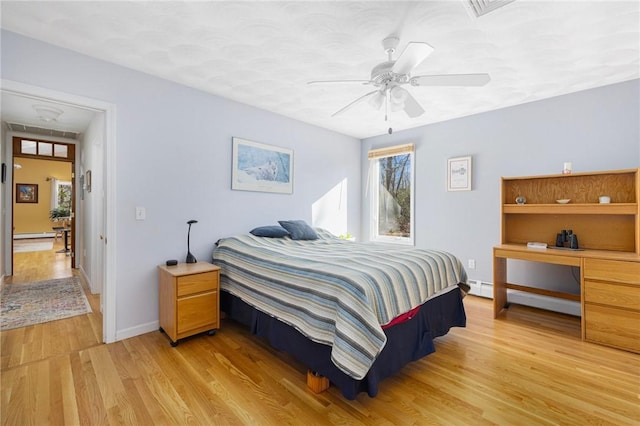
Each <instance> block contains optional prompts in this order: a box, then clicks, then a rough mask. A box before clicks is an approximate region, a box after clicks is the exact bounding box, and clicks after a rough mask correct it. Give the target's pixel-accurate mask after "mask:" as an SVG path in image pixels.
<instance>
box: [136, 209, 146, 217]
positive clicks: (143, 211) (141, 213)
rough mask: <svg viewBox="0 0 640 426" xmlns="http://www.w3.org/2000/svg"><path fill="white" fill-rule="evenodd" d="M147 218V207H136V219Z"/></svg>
mask: <svg viewBox="0 0 640 426" xmlns="http://www.w3.org/2000/svg"><path fill="white" fill-rule="evenodd" d="M146 218H147V209H145V208H144V207H136V220H145V219H146Z"/></svg>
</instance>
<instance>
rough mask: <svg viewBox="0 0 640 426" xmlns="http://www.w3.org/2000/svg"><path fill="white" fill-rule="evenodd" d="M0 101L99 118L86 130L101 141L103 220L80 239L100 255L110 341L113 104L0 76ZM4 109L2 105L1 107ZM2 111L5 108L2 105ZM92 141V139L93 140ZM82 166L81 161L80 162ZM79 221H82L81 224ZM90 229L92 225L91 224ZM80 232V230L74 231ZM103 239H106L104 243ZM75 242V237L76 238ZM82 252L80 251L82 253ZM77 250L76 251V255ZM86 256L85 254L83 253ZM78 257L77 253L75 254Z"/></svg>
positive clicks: (8, 236)
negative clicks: (70, 109)
mask: <svg viewBox="0 0 640 426" xmlns="http://www.w3.org/2000/svg"><path fill="white" fill-rule="evenodd" d="M1 91H2V94H3V96H2V102H3V106H4V103H5V100H6V99H8V98H9V97H14V98H17V99H22V100H28V102H29V103H33V102H48V103H53V104H59V105H65V106H71V107H73V108H76V109H79V110H84V111H91V112H92V113H94V115H95V117H98V118H99V125H98V126H95V127H93V128H91V129H89V130H90V131H92V132H93V135H94V138H93V140H94V141H95V140H98V141H100V142H101V143H102V144H103V145H102V154H101V156H100V160H101V161H102V163H101V171H102V173H103V176H101V177H100V178H101V179H100V180H101V187H100V188H96V189H97V190H98V191H96V194H99V195H100V197H101V198H102V197H103V203H102V204H101V206H102V208H104V214H103V215H102V217H103V223H102V224H101V225H100V229H99V233H96V232H87V233H86V235H87V237H86V241H83V242H82V243H83V244H85V245H86V246H87V247H93V248H95V247H97V246H98V245H100V253H102V255H101V256H100V258H98V259H96V261H97V263H98V264H99V270H100V273H101V281H102V282H103V286H102V292H101V297H100V302H101V304H102V318H101V325H102V330H103V332H102V339H103V342H105V343H111V342H114V341H116V299H115V272H116V267H115V259H116V256H115V247H116V244H115V242H116V236H115V229H113V227H110V226H109V224H110V223H114V221H115V183H116V175H115V171H116V170H115V169H116V168H115V149H116V146H115V105H114V104H111V103H107V102H102V101H97V100H95V99H90V98H85V97H81V96H77V95H71V94H68V93H63V92H58V91H54V90H49V89H45V88H42V87H36V86H31V85H26V84H23V83H18V82H14V81H10V80H2V88H1ZM3 109H4V108H3ZM4 110H5V111H6V109H4ZM2 142H3V143H6V145H8V146H6V150H5V152H6V155H7V157H6V162H7V163H8V164H12V162H13V152H12V149H11V145H12V144H11V142H10V141H9V140H7V139H4V140H3V141H2ZM93 143H95V142H93ZM80 167H81V168H82V165H80ZM77 172H78V173H79V174H83V173H85V172H86V170H79V171H77ZM7 183H8V185H5V186H4V188H3V189H4V196H3V205H4V206H7V205H9V204H10V203H11V202H12V198H11V197H12V194H13V191H12V190H10V188H12V186H13V185H12V182H11V181H8V182H7ZM11 210H12V209H7V208H5V209H4V211H5V212H6V216H5V217H4V225H3V231H4V232H3V238H2V250H3V261H4V270H5V273H9V274H10V273H11V270H10V268H11V249H10V248H11V247H12V246H11V240H12V231H11V227H12V224H13V217H12V212H11ZM81 225H82V224H81ZM92 229H93V228H92ZM78 235H82V232H80V233H78ZM107 242H108V243H109V244H108V245H107ZM76 243H77V241H76ZM82 254H84V253H82ZM77 255H78V253H76V256H77ZM87 257H89V256H88V255H87ZM75 260H76V261H78V260H79V258H78V257H76V258H75Z"/></svg>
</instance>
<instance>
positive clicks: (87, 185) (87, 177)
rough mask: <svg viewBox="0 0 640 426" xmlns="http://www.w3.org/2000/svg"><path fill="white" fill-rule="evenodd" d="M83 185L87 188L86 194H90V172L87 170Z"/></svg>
mask: <svg viewBox="0 0 640 426" xmlns="http://www.w3.org/2000/svg"><path fill="white" fill-rule="evenodd" d="M84 184H85V185H86V187H87V192H91V170H87V172H86V173H85V178H84Z"/></svg>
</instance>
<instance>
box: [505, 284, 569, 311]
mask: <svg viewBox="0 0 640 426" xmlns="http://www.w3.org/2000/svg"><path fill="white" fill-rule="evenodd" d="M507 300H508V301H509V302H511V303H517V304H519V305H526V306H531V307H533V308H540V309H546V310H547V311H553V312H560V313H561V314H567V315H573V316H576V317H579V316H580V315H581V313H580V302H574V301H573V300H566V299H558V298H557V297H548V296H541V295H539V294H532V293H525V292H522V291H516V290H507Z"/></svg>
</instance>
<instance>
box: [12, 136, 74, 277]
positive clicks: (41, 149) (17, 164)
mask: <svg viewBox="0 0 640 426" xmlns="http://www.w3.org/2000/svg"><path fill="white" fill-rule="evenodd" d="M12 148H13V150H12V151H13V167H12V171H13V179H12V182H14V185H12V189H13V191H14V195H13V196H12V197H11V198H12V209H13V214H12V216H11V217H12V218H13V224H12V227H11V234H12V235H11V243H12V247H11V265H12V275H15V272H16V269H15V268H16V266H17V265H16V263H15V262H14V257H15V256H14V253H15V252H16V245H18V246H22V247H23V248H25V249H29V247H28V245H26V244H19V243H18V242H19V240H36V241H33V242H35V243H38V242H39V243H43V241H42V240H43V239H47V238H51V237H53V240H54V241H56V242H57V241H58V237H60V239H61V240H63V241H64V246H63V247H62V248H61V249H59V250H58V252H60V253H62V254H64V255H65V257H68V258H69V262H70V268H76V267H77V266H76V258H75V256H74V254H75V247H76V234H77V229H76V226H75V224H76V220H75V218H76V215H75V212H76V197H75V191H74V188H75V172H74V171H75V144H73V143H66V142H56V141H50V140H43V139H38V138H31V137H29V138H27V137H17V136H16V137H13V140H12ZM37 240H40V241H37ZM31 248H40V249H46V248H47V247H43V244H33V245H32V247H31ZM63 260H64V259H63Z"/></svg>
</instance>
